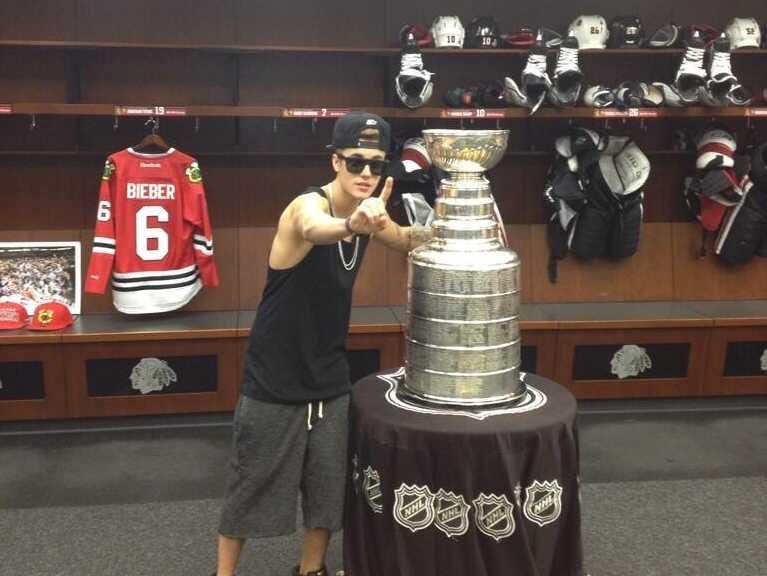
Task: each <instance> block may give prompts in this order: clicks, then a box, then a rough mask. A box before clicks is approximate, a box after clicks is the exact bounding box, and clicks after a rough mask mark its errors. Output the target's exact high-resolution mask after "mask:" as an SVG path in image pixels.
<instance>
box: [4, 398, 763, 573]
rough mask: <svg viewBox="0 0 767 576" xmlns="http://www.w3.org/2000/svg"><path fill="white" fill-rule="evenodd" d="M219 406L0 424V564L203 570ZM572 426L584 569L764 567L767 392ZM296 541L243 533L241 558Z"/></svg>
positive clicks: (611, 410)
mask: <svg viewBox="0 0 767 576" xmlns="http://www.w3.org/2000/svg"><path fill="white" fill-rule="evenodd" d="M229 418H230V416H229V415H208V416H177V417H162V418H138V419H136V418H134V419H121V420H119V421H118V420H109V421H101V422H99V421H82V422H66V423H48V424H45V425H41V424H30V423H27V424H16V425H7V424H6V425H3V426H2V427H0V576H76V575H77V576H110V575H115V576H150V575H151V576H155V575H164V576H190V575H203V576H209V575H210V573H211V572H212V571H213V568H214V564H215V537H216V534H215V526H216V521H217V518H218V513H219V506H220V501H219V498H220V497H221V495H222V493H223V488H224V474H223V465H224V463H225V461H226V459H227V451H228V448H229V435H230V428H229V425H228V422H229ZM579 430H580V441H581V458H582V460H581V467H582V477H583V480H584V486H583V495H582V497H583V530H584V532H583V540H584V550H585V554H586V566H587V569H588V570H589V571H590V572H591V574H592V576H656V575H657V576H687V575H689V576H761V575H763V574H767V568H765V567H766V566H767V546H765V545H764V535H765V534H767V510H766V509H765V502H767V448H765V447H767V401H765V400H762V399H755V400H754V401H753V402H751V403H748V402H747V401H743V400H741V401H740V402H737V403H734V404H733V403H729V404H728V403H723V404H722V403H715V402H704V403H692V404H690V403H684V402H681V401H676V402H675V401H664V402H658V401H656V402H653V403H642V402H634V403H614V402H613V403H607V402H602V403H600V402H590V403H581V405H580V413H579ZM299 544H300V541H299V537H298V536H295V537H289V538H274V539H270V540H264V541H261V542H250V543H248V545H247V547H246V549H245V554H244V557H243V562H242V570H241V571H240V573H241V574H243V575H245V576H247V575H253V576H256V575H259V576H261V575H263V576H285V575H287V574H289V570H290V567H291V566H292V565H293V563H294V562H295V558H296V555H297V552H298V547H299ZM340 559H341V550H340V535H336V536H335V537H334V539H333V541H332V544H331V550H330V554H329V558H328V563H329V565H330V566H331V567H332V568H333V569H337V568H340V567H341V566H340ZM467 576H468V575H467ZM504 576H505V575H504Z"/></svg>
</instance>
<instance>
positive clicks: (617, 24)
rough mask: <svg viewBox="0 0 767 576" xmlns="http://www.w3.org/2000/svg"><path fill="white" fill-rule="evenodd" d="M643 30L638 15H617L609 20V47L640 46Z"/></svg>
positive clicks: (643, 36) (642, 39) (642, 41)
mask: <svg viewBox="0 0 767 576" xmlns="http://www.w3.org/2000/svg"><path fill="white" fill-rule="evenodd" d="M644 38H645V31H644V26H642V20H640V19H639V16H619V17H617V18H614V19H613V21H612V22H610V40H609V44H608V45H609V47H610V48H640V47H641V46H642V44H644Z"/></svg>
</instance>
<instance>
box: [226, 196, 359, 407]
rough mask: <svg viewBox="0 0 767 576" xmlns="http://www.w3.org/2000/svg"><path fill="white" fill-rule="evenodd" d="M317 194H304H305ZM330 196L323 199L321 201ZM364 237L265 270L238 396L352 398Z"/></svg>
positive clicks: (284, 399)
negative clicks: (355, 291)
mask: <svg viewBox="0 0 767 576" xmlns="http://www.w3.org/2000/svg"><path fill="white" fill-rule="evenodd" d="M315 193H318V194H322V195H323V196H326V195H325V191H324V190H323V189H322V188H316V187H313V188H309V189H308V190H307V191H306V192H305V194H315ZM326 197H327V196H326ZM368 240H369V237H368V236H366V235H363V236H356V237H355V238H354V239H353V240H352V242H341V246H342V249H343V254H344V260H345V261H346V265H347V266H348V265H349V264H350V263H351V261H352V259H353V257H354V252H355V244H356V243H357V242H359V247H358V248H357V258H356V261H355V263H354V266H353V267H352V266H348V267H349V268H350V269H348V270H347V266H344V263H343V262H342V261H341V255H340V254H339V250H338V246H339V243H338V242H333V243H332V244H328V245H323V246H321V245H315V246H313V247H312V249H311V250H309V253H308V254H307V255H306V256H305V257H304V259H303V260H301V261H300V262H299V263H298V264H296V265H295V266H293V267H292V268H287V269H285V270H274V269H273V268H272V267H271V266H269V268H268V272H267V277H266V286H265V287H264V294H263V297H262V298H261V303H260V304H259V306H258V312H257V314H256V319H255V321H254V323H253V327H252V329H251V331H250V341H249V345H248V350H247V353H246V354H245V365H244V374H243V381H242V388H241V392H242V393H243V394H245V395H246V396H249V397H251V398H254V399H256V400H262V401H266V402H279V403H302V402H310V401H313V400H327V399H330V398H334V397H336V396H340V395H341V394H345V393H347V392H349V390H350V389H351V382H350V381H349V364H348V362H347V359H346V335H347V333H348V331H349V314H350V313H351V305H352V288H353V286H354V280H355V279H356V277H357V271H358V270H359V268H360V266H361V265H362V257H363V255H364V254H365V249H366V248H367V244H368Z"/></svg>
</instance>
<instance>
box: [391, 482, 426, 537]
mask: <svg viewBox="0 0 767 576" xmlns="http://www.w3.org/2000/svg"><path fill="white" fill-rule="evenodd" d="M394 519H395V520H396V521H397V523H399V524H401V525H402V526H404V527H405V528H407V529H408V530H410V531H411V532H418V531H419V530H423V529H424V528H427V527H428V526H429V524H431V523H432V521H434V494H432V493H431V491H430V490H429V488H427V487H426V486H416V485H415V484H413V485H412V486H409V485H407V484H405V483H404V482H403V483H402V485H400V487H399V488H397V489H396V490H395V491H394Z"/></svg>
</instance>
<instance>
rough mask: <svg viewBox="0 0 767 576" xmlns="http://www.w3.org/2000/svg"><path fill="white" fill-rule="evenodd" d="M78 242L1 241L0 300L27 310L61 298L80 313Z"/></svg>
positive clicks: (71, 309)
mask: <svg viewBox="0 0 767 576" xmlns="http://www.w3.org/2000/svg"><path fill="white" fill-rule="evenodd" d="M80 284H81V283H80V243H79V242H0V301H3V300H5V301H10V302H18V303H19V304H21V305H22V306H24V307H25V308H26V309H27V312H28V313H29V314H32V312H33V311H34V309H35V306H37V305H38V304H42V303H43V302H61V303H63V304H66V305H67V306H68V307H69V311H70V312H71V313H72V314H80V302H81V290H80Z"/></svg>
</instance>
